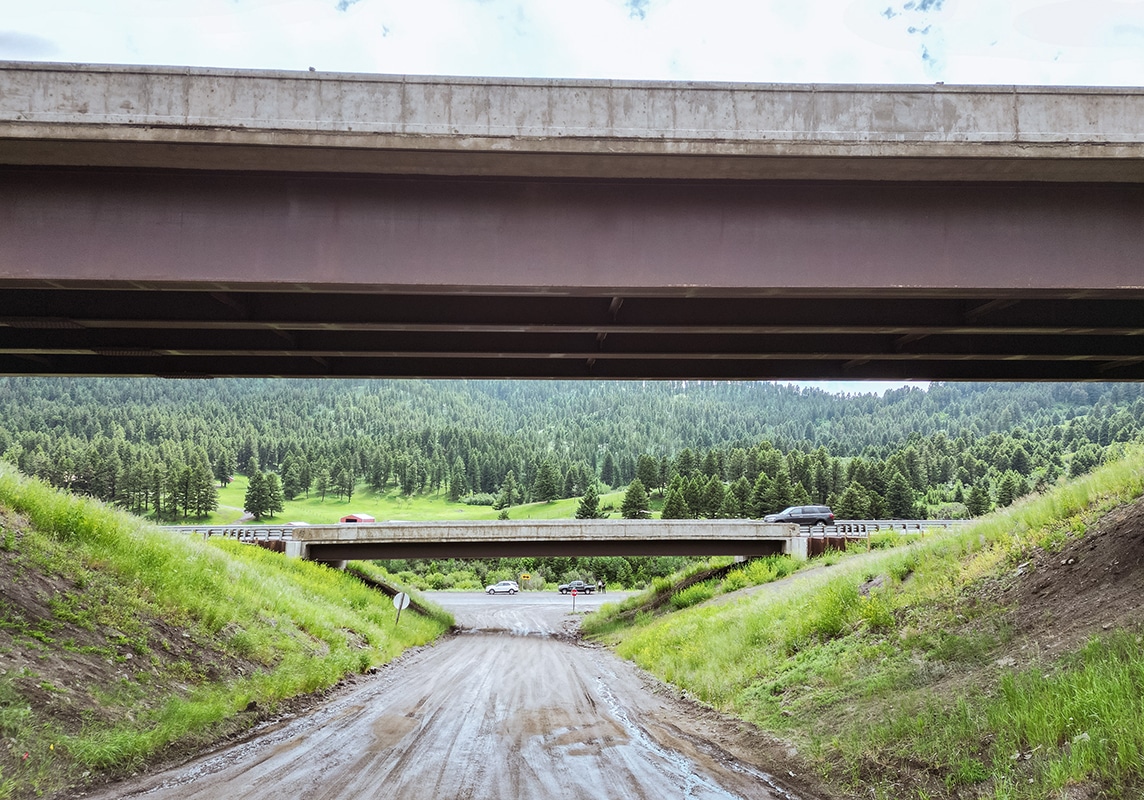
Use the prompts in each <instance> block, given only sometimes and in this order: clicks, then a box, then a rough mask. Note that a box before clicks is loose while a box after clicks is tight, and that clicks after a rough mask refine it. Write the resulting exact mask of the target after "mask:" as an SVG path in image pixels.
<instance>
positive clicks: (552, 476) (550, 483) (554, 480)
mask: <svg viewBox="0 0 1144 800" xmlns="http://www.w3.org/2000/svg"><path fill="white" fill-rule="evenodd" d="M559 496H560V476H559V474H557V471H556V465H555V464H553V463H552V459H550V458H546V459H544V460H543V461H541V462H540V468H539V469H538V470H537V471H536V480H534V481H533V482H532V499H533V500H536V501H539V502H542V503H551V502H552V501H553V500H555V499H556V498H558V497H559Z"/></svg>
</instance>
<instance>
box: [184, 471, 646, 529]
mask: <svg viewBox="0 0 1144 800" xmlns="http://www.w3.org/2000/svg"><path fill="white" fill-rule="evenodd" d="M246 487H247V479H246V476H244V475H236V476H234V480H233V481H231V482H230V483H229V484H228V485H227V486H226V487H224V488H223V489H220V490H219V500H218V502H219V509H218V511H216V512H214V513H213V514H211V515H210V516H209V517H208V518H207V519H206V520H201V521H202V522H206V523H211V524H229V523H232V522H235V521H237V520H238V519H239V518H241V517H242V504H243V499H244V497H245V495H246ZM623 499H624V493H623V492H622V491H621V492H607V493H603V494H601V495H600V506H601V508H604V509H608V508H611V509H612V513H611V516H612V517H619V515H620V514H619V508H620V504H621V503H622V502H623ZM653 502H654V505H653V506H652V508H653V509H658V508H659V506H661V505H662V500H660V499H659V498H656V500H655V501H653ZM579 505H580V498H578V497H574V498H569V499H566V500H555V501H553V502H551V503H527V504H525V505H520V506H513V507H512V508H510V509H509V517H510V518H511V519H572V518H574V517H575V516H576V509H577V508H578V507H579ZM346 514H369V515H371V516H373V517H375V518H376V519H378V520H381V521H384V520H391V519H393V520H407V521H410V522H416V521H420V520H449V519H465V520H468V519H477V520H480V519H496V518H497V516H498V515H499V514H500V512H499V511H497V510H495V509H494V508H492V506H470V505H466V504H464V503H451V502H449V500H448V499H447V498H446V497H445V496H444V495H414V496H412V497H410V496H406V495H404V494H402V493H401V492H400V490H397V489H392V490H390V491H387V492H372V491H370V490H368V489H366V488H364V486H359V487H358V491H357V492H355V494H354V496H353V497H352V498H351V499H350V500H346V499H345V498H344V497H335V496H334V495H332V494H330V495H326V498H325V500H323V499H321V498H320V497H318V496H317V495H316V494H314V493H313V491H311V493H310V496H309V497H306V496H305V495H302V496H300V497H298V498H296V499H294V500H288V501H286V503H285V508H284V509H283V511H282V512H281V513H279V514H275V515H274V517H272V518H270V519H263V520H262V522H264V523H267V522H270V523H281V522H295V521H296V522H309V523H311V524H315V525H321V524H329V523H332V522H337V521H338V520H339V519H341V518H342V517H343V516H345V515H346ZM193 522H196V523H197V522H200V520H193ZM165 524H171V523H165ZM174 524H180V523H178V522H176V523H174Z"/></svg>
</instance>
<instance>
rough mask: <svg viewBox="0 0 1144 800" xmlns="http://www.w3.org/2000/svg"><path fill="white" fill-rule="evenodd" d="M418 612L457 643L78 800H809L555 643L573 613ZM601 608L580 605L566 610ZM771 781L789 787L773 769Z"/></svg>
mask: <svg viewBox="0 0 1144 800" xmlns="http://www.w3.org/2000/svg"><path fill="white" fill-rule="evenodd" d="M433 599H434V600H435V601H437V602H439V603H440V604H441V605H444V606H446V607H448V608H449V609H450V610H451V611H453V612H454V614H455V615H456V618H457V623H458V625H459V626H461V627H462V628H463V631H464V632H462V633H460V634H459V635H456V636H450V637H448V638H446V639H445V640H443V641H441V642H439V643H437V644H436V645H434V646H431V647H426V648H423V649H421V650H419V651H417V652H415V653H412V654H410V655H407V656H405V657H403V658H402V659H400V660H399V661H398V662H397V663H395V664H393V665H390V666H389V667H387V668H385V669H384V670H382V671H381V673H380V674H379V675H377V676H375V677H371V678H368V679H366V680H364V681H362V682H361V683H360V684H359V685H358V686H356V687H354V688H353V689H351V690H349V691H347V692H345V693H343V694H341V695H339V696H337V697H336V699H334V700H332V701H331V702H329V703H327V704H325V705H323V706H321V707H319V708H317V709H315V710H313V711H312V712H310V713H308V714H306V715H305V716H301V717H298V718H296V719H291V720H286V721H283V722H279V723H276V724H273V725H268V726H266V727H265V728H264V729H263V730H262V731H260V732H259V733H257V734H256V735H255V736H253V737H251V738H250V739H249V740H247V741H245V742H242V743H240V744H237V745H234V746H230V747H228V748H226V749H223V750H220V751H218V752H215V753H213V754H211V755H209V756H205V757H202V758H199V759H198V760H195V761H192V762H190V763H188V764H185V765H183V766H181V767H179V768H177V769H172V770H169V771H167V772H163V773H160V774H156V775H151V776H145V777H142V778H139V779H135V780H133V781H131V782H130V783H128V784H120V785H118V786H115V787H110V789H108V790H104V791H101V792H98V793H96V794H95V795H93V796H94V797H96V798H101V799H106V800H110V798H144V797H145V798H156V799H157V798H180V800H182V799H183V798H193V799H194V800H222V798H227V800H263V799H266V800H270V799H271V798H272V799H273V800H282V798H307V799H308V800H319V799H322V800H350V798H387V799H388V798H397V799H398V800H420V799H421V798H425V800H441V799H442V798H484V799H486V800H498V799H499V798H504V799H505V800H510V799H512V798H525V797H530V798H539V799H541V800H587V798H593V799H594V800H595V799H599V800H603V799H604V798H632V799H633V800H638V799H642V798H655V799H656V800H662V799H663V798H692V799H694V800H709V799H710V800H731V799H732V798H744V800H746V798H750V799H751V800H759V799H762V800H768V799H772V800H773V799H776V798H783V799H784V800H791V799H792V798H796V799H797V800H811V798H812V797H813V795H811V794H809V793H808V792H807V790H805V789H796V790H787V789H785V788H782V787H781V786H780V785H779V784H778V782H777V781H775V779H773V778H772V777H771V776H770V775H768V774H767V773H766V772H764V771H763V769H764V768H761V767H760V766H757V764H758V763H759V762H760V761H762V762H764V763H767V762H768V761H770V763H767V766H766V767H765V768H769V769H773V770H775V771H778V770H779V769H780V767H779V763H778V762H779V761H783V756H782V754H783V752H784V751H783V749H782V747H781V745H778V744H776V743H770V742H766V741H765V740H762V739H761V738H755V737H757V734H754V733H751V732H747V731H746V730H745V729H744V728H743V727H742V726H738V727H737V726H736V725H735V724H734V723H730V722H728V721H726V720H723V719H721V718H720V717H719V716H718V715H716V714H714V713H712V712H710V711H708V710H706V709H702V708H700V707H698V706H695V705H694V704H690V703H687V702H685V701H681V700H680V699H679V698H678V697H677V696H676V695H675V694H674V693H673V692H671V691H670V690H667V689H665V688H664V687H662V686H660V685H659V684H657V683H655V682H654V681H652V680H650V679H648V678H646V677H645V676H643V675H641V674H639V672H638V671H637V670H634V669H633V668H632V667H631V666H630V665H628V664H626V663H625V662H623V661H622V660H620V659H618V658H616V657H615V656H613V655H612V654H611V653H610V652H608V651H607V650H605V649H603V648H598V647H592V646H584V645H580V644H577V643H576V642H575V640H574V639H573V637H571V636H570V635H568V634H569V632H570V631H573V630H574V629H575V625H576V618H575V617H572V616H570V615H569V612H570V611H571V609H572V598H570V597H561V596H560V595H557V594H555V593H550V594H537V593H532V592H528V593H524V594H521V595H515V596H508V595H500V596H495V597H489V596H486V595H483V594H468V595H467V594H451V593H442V594H437V595H435V596H434V598H433ZM614 599H617V596H616V595H615V594H612V595H607V596H604V597H579V598H577V599H576V608H577V611H584V610H587V609H590V608H594V607H598V606H599V605H600V604H601V603H602V602H604V601H607V600H614ZM732 753H735V754H736V755H737V756H738V757H736V755H732ZM776 759H777V760H776ZM749 762H755V764H756V765H755V766H753V765H752V764H751V763H749ZM781 769H782V770H783V771H782V773H781V774H782V775H783V777H784V778H790V777H791V776H790V774H789V773H788V772H787V771H786V770H787V769H788V766H787V765H786V764H785V762H784V765H783V766H782V767H781ZM792 783H794V784H798V783H801V782H800V781H798V780H797V779H795V780H794V781H793V782H792ZM804 785H805V784H804Z"/></svg>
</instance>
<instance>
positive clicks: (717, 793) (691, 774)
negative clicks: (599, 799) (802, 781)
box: [596, 676, 799, 800]
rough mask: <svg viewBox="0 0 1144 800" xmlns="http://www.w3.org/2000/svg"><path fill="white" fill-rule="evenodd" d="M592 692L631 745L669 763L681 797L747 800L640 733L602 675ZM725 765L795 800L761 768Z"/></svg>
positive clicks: (735, 763) (776, 794) (777, 794)
mask: <svg viewBox="0 0 1144 800" xmlns="http://www.w3.org/2000/svg"><path fill="white" fill-rule="evenodd" d="M596 691H597V693H598V694H599V695H600V698H601V699H602V700H603V701H604V704H605V705H606V706H607V707H608V712H609V713H610V714H611V715H612V716H613V717H614V718H615V719H616V721H617V722H619V723H620V726H621V727H623V729H624V730H625V731H627V733H628V736H629V737H630V738H631V741H632V742H633V743H634V744H636V745H637V746H639V747H642V748H644V749H645V750H648V751H649V752H651V753H652V754H653V755H655V756H658V757H659V758H661V759H663V760H664V761H665V762H667V763H668V764H670V765H671V766H672V768H673V769H674V770H675V772H676V773H677V774H678V775H679V777H680V779H681V780H682V781H683V784H684V785H683V788H684V795H683V797H684V798H693V797H695V792H696V791H698V790H702V791H703V792H704V795H705V796H713V797H719V798H727V800H750V799H749V798H744V797H741V796H740V795H737V794H732V793H731V792H728V791H727V790H726V789H724V788H723V787H722V786H720V785H719V784H717V783H715V782H713V781H711V780H708V779H707V778H704V777H703V776H701V775H697V774H696V773H695V765H694V764H693V763H692V762H691V761H690V760H689V759H688V758H687V757H685V756H684V755H682V754H681V753H677V752H675V751H674V750H668V749H666V748H663V747H661V746H660V745H658V744H656V743H655V742H654V741H653V740H652V738H651V737H650V736H648V735H647V734H646V733H645V732H644V730H643V728H641V727H639V726H638V725H636V724H635V723H634V722H632V720H631V718H630V717H629V716H628V713H627V711H626V710H624V707H623V706H621V705H620V704H619V702H618V701H617V700H616V696H615V695H614V694H612V690H611V689H610V688H609V687H608V684H607V683H605V681H604V679H603V677H602V676H596ZM726 766H728V767H729V768H730V769H732V770H734V771H735V772H739V773H741V774H743V775H749V776H750V777H752V778H755V779H756V780H758V781H759V782H760V783H763V784H764V785H766V786H767V787H768V788H769V789H770V790H771V792H772V793H773V795H774V797H776V798H781V800H799V798H798V796H797V795H794V794H791V793H790V792H788V791H787V790H786V789H784V788H782V787H781V786H780V785H779V784H778V782H777V781H776V780H775V779H774V778H773V777H772V776H770V775H768V774H767V773H765V772H763V771H761V770H757V769H754V768H752V767H749V766H747V765H746V764H742V763H739V762H738V761H732V762H731V763H730V764H727V765H726Z"/></svg>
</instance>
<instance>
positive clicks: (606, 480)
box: [600, 450, 617, 486]
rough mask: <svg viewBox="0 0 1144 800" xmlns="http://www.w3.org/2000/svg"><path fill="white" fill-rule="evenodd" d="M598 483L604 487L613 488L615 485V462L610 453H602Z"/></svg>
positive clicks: (609, 451)
mask: <svg viewBox="0 0 1144 800" xmlns="http://www.w3.org/2000/svg"><path fill="white" fill-rule="evenodd" d="M600 483H602V484H604V485H605V486H615V485H616V483H617V476H616V460H615V459H614V458H612V451H611V450H608V451H607V452H606V453H604V463H603V464H602V465H601V466H600Z"/></svg>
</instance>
